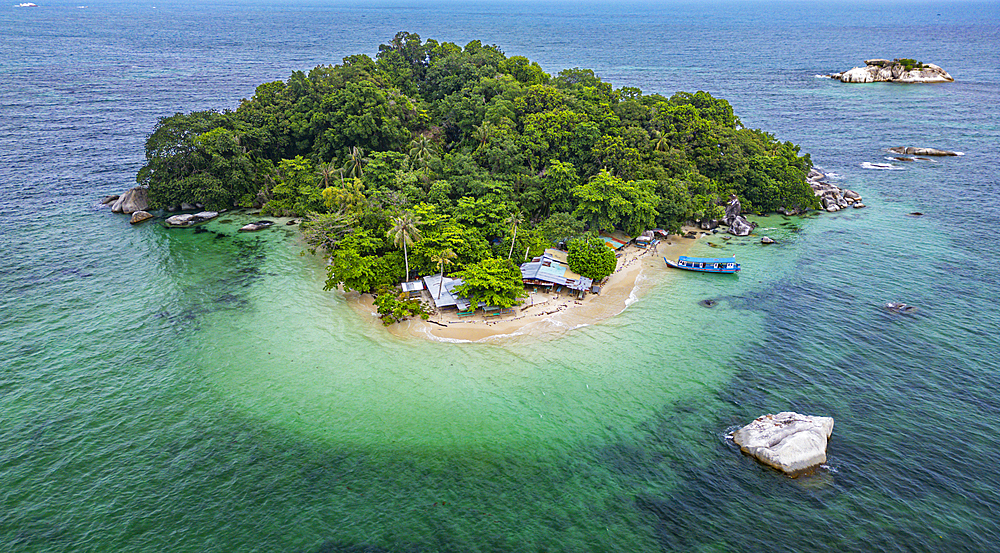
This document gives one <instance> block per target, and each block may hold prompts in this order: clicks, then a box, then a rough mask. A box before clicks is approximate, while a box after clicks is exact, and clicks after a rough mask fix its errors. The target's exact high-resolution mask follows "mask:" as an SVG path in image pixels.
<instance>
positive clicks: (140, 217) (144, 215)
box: [129, 211, 153, 225]
mask: <svg viewBox="0 0 1000 553" xmlns="http://www.w3.org/2000/svg"><path fill="white" fill-rule="evenodd" d="M152 218H153V214H151V213H150V212H148V211H136V212H135V213H133V214H132V218H131V219H130V220H129V223H131V224H133V225H138V224H139V223H141V222H143V221H148V220H149V219H152Z"/></svg>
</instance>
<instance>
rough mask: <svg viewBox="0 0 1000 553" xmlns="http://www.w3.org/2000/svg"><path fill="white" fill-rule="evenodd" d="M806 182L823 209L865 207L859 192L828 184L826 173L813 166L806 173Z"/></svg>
mask: <svg viewBox="0 0 1000 553" xmlns="http://www.w3.org/2000/svg"><path fill="white" fill-rule="evenodd" d="M806 183H807V184H809V187H810V188H812V191H813V194H816V195H817V196H819V203H820V205H822V206H823V209H825V210H827V211H829V212H831V213H832V212H835V211H840V210H841V209H845V208H848V207H854V208H862V207H865V204H864V202H862V201H861V194H858V193H857V192H855V191H853V190H848V189H846V188H840V187H838V186H836V185H833V184H830V183H829V182H827V180H826V175H824V174H823V173H822V172H820V171H819V170H817V169H816V168H815V167H813V168H812V169H811V170H810V171H809V174H808V175H806Z"/></svg>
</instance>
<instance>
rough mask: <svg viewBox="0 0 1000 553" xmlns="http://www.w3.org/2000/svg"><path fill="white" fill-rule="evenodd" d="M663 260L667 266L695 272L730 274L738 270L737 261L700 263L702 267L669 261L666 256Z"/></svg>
mask: <svg viewBox="0 0 1000 553" xmlns="http://www.w3.org/2000/svg"><path fill="white" fill-rule="evenodd" d="M663 261H664V262H666V264H667V267H670V268H672V269H683V270H685V271H694V272H696V273H723V274H730V275H731V274H735V273H737V272H739V270H740V264H739V263H702V264H701V265H703V266H702V267H697V266H689V265H686V264H681V263H678V262H676V261H671V260H669V259H667V258H666V257H664V258H663ZM728 265H732V267H729V266H728Z"/></svg>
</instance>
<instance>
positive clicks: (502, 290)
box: [137, 32, 821, 325]
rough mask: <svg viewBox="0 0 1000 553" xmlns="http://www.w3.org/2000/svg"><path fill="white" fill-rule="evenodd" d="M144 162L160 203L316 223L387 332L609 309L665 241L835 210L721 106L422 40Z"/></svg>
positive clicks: (179, 141)
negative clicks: (772, 216) (428, 322)
mask: <svg viewBox="0 0 1000 553" xmlns="http://www.w3.org/2000/svg"><path fill="white" fill-rule="evenodd" d="M145 154H146V159H145V164H144V166H143V167H142V168H141V169H140V170H139V172H138V175H137V181H138V188H141V189H143V190H145V191H146V192H147V193H146V196H147V197H148V203H149V208H150V209H153V210H157V209H159V210H163V211H172V210H176V209H180V208H181V207H182V206H184V205H189V206H194V205H196V206H198V208H199V209H204V210H208V211H211V212H221V211H223V210H231V209H238V208H247V209H254V210H259V212H260V214H261V215H263V216H269V217H272V218H276V219H277V218H296V219H298V220H301V225H300V229H301V232H302V237H303V239H304V241H305V243H306V244H307V245H308V248H309V249H310V251H311V252H312V253H314V254H319V255H323V256H324V257H325V258H326V262H327V270H328V278H327V280H326V289H328V290H341V291H343V292H344V293H349V294H354V295H357V296H359V300H358V301H359V302H361V303H364V302H370V303H369V305H370V306H371V308H372V309H375V310H376V311H377V313H378V315H379V318H380V319H381V320H382V321H383V322H384V323H385V324H387V325H389V324H393V323H397V322H400V321H405V320H407V319H413V318H416V319H425V318H429V317H431V315H432V314H436V316H435V319H436V322H437V323H438V325H446V324H448V321H464V320H469V319H470V318H478V319H479V320H483V321H484V323H485V322H487V321H489V322H491V323H492V322H493V321H496V320H499V319H503V318H508V319H513V318H516V317H519V316H522V315H524V314H525V309H527V310H528V311H531V310H532V308H533V306H538V307H537V309H534V312H535V313H540V312H543V311H546V310H550V308H555V306H556V305H557V304H558V305H562V306H563V309H565V308H566V306H567V305H569V306H575V305H584V304H586V303H588V302H600V301H602V300H605V298H608V297H609V296H612V295H614V294H610V293H609V290H614V289H615V285H614V283H615V282H617V281H628V280H629V278H628V277H626V274H627V273H628V271H629V270H630V269H634V268H638V266H639V265H640V264H641V263H642V262H643V261H644V260H649V259H653V258H654V257H655V256H651V255H648V254H649V253H651V252H654V251H656V249H657V248H661V247H662V248H664V249H667V248H674V249H677V248H681V249H682V248H683V247H684V245H685V244H689V243H690V242H691V239H692V238H694V237H696V236H698V233H705V232H718V227H719V226H720V225H725V226H729V228H730V231H731V232H734V233H737V234H741V235H746V234H748V233H749V232H751V231H752V229H753V226H752V225H751V224H749V223H747V221H746V219H745V218H744V217H743V215H741V214H740V213H741V212H742V213H744V214H746V213H767V212H782V213H802V212H804V211H808V210H813V209H819V208H821V206H820V201H819V197H818V195H819V192H814V190H813V188H811V187H810V183H809V182H807V178H806V177H807V174H808V173H809V171H810V169H811V167H812V162H811V160H810V157H809V155H808V154H801V153H800V149H799V147H798V146H796V145H794V144H792V143H791V142H782V141H779V140H777V139H776V138H775V137H774V136H773V135H771V134H769V133H767V132H764V131H761V130H757V129H749V128H745V127H744V126H743V125H742V123H741V122H740V119H739V118H738V117H737V116H736V115H735V114H734V112H733V108H732V106H731V105H730V104H729V103H728V102H727V101H725V100H723V99H718V98H714V97H712V96H711V95H710V94H708V93H706V92H695V93H689V92H677V93H675V94H673V95H672V96H669V97H668V96H663V95H660V94H645V93H643V92H642V91H641V90H639V89H638V88H634V87H628V86H625V87H621V88H614V87H613V86H612V84H611V83H608V82H605V81H603V80H602V79H601V78H600V77H599V76H598V75H597V74H595V72H594V71H592V70H590V69H580V68H572V69H565V70H562V71H560V72H558V73H557V74H556V75H550V74H548V73H546V72H545V71H543V70H542V68H541V67H540V66H539V65H538V63H536V62H532V61H531V60H529V59H527V58H525V57H522V56H510V57H508V56H507V55H506V54H505V53H504V52H503V51H502V50H501V49H500V47H498V46H495V45H485V44H482V43H481V42H480V41H472V42H469V43H468V44H466V45H465V46H459V45H457V44H454V43H451V42H440V43H439V42H437V41H436V40H433V39H431V40H426V41H424V40H422V39H421V38H420V36H419V35H416V34H413V33H408V32H400V33H398V34H396V35H395V36H394V37H393V39H392V40H391V41H390V42H389V43H388V44H382V45H380V46H379V47H378V54H377V55H376V56H375V57H374V58H371V57H369V56H367V55H364V54H358V55H352V56H348V57H346V58H344V59H343V61H342V63H340V64H337V65H321V66H318V67H316V68H314V69H312V70H310V71H308V72H303V71H295V72H294V73H292V75H291V76H290V77H289V78H288V80H287V81H275V82H270V83H265V84H262V85H260V86H259V87H257V89H256V91H255V93H254V95H253V97H251V98H249V99H244V100H243V101H241V102H240V104H239V106H238V107H236V109H235V110H227V111H223V112H218V111H197V112H192V113H186V114H183V113H177V114H174V115H171V116H167V117H163V118H161V119H160V120H159V121H158V123H157V124H156V126H155V128H154V129H153V131H152V133H151V134H150V136H149V137H148V139H147V141H146V146H145ZM177 232H180V231H177ZM674 236H676V238H669V237H674ZM684 236H686V238H684ZM673 253H678V252H673V251H672V252H671V254H673ZM679 253H683V251H679ZM616 275H618V277H617V278H616ZM634 280H635V279H634V277H632V278H631V281H632V282H634ZM621 288H622V289H627V291H626V292H625V294H626V296H627V295H628V294H630V293H631V291H632V288H631V287H629V286H625V285H622V286H621ZM616 293H617V292H616ZM543 296H544V297H543ZM362 297H363V298H366V299H361V298H362ZM560 297H562V298H563V299H562V300H558V298H560ZM545 298H548V299H549V300H552V301H551V302H550V303H549V307H545V306H544V303H546V301H545ZM616 309H617V308H611V309H605V310H604V311H605V312H616V311H615V310H616Z"/></svg>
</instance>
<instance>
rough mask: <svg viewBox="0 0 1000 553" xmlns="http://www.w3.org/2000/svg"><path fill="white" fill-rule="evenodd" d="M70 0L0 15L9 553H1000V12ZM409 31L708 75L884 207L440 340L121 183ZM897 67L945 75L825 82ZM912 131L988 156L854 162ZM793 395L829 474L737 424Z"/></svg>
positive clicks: (267, 244) (316, 270)
mask: <svg viewBox="0 0 1000 553" xmlns="http://www.w3.org/2000/svg"><path fill="white" fill-rule="evenodd" d="M82 1H83V0H78V1H76V2H72V3H70V2H66V1H62V0H58V1H52V2H48V1H43V0H36V2H37V3H38V4H39V6H37V7H32V8H26V7H14V6H13V4H14V2H9V3H8V5H7V6H4V7H0V252H2V255H3V261H2V263H0V310H2V311H0V551H12V552H13V551H16V552H34V551H67V552H70V551H72V552H84V551H95V552H102V551H130V552H131V551H140V552H141V551H155V552H165V551H169V552H174V551H178V552H185V551H190V552H207V551H220V552H229V551H290V552H304V553H321V552H352V553H362V552H364V553H372V552H396V551H399V552H476V551H519V552H520V551H524V552H529V551H530V552H541V551H552V552H555V551H567V552H581V551H593V552H605V551H623V552H638V551H686V552H699V553H701V552H709V551H719V552H722V551H760V552H765V551H766V552H789V553H791V552H802V551H836V552H846V551H948V552H951V551H970V552H973V551H974V552H981V551H1000V515H998V514H997V513H1000V469H998V462H1000V443H998V440H997V439H996V434H997V421H998V419H1000V399H998V397H997V395H998V392H1000V381H998V376H1000V360H998V354H1000V336H998V335H1000V307H998V303H997V298H1000V269H998V267H1000V263H998V258H1000V247H998V246H997V239H998V237H1000V234H998V232H997V228H998V226H997V224H998V220H1000V202H998V201H997V198H998V197H1000V186H998V178H997V174H998V172H997V170H996V160H997V156H998V154H1000V112H998V110H997V107H998V101H1000V5H998V4H997V3H992V2H965V1H948V2H922V1H917V2H901V1H899V2H880V3H861V2H837V1H833V2H733V1H728V0H722V1H715V2H703V3H684V2H676V3H675V2H647V3H629V2H614V3H612V2H592V3H559V2H549V3H535V2H519V1H511V2H496V1H493V0H490V1H485V2H478V3H462V2H454V3H440V2H434V1H431V2H413V1H412V0H402V1H399V2H367V3H359V2H353V3H333V2H328V1H323V0H315V1H310V2H276V3H267V2H259V1H254V2H228V3H227V2H216V1H212V0H209V1H202V2H186V1H182V2H178V1H173V0H167V1H163V2H160V1H143V2H138V3H125V2H117V1H111V2H106V1H101V2H91V3H89V4H87V5H85V6H84V5H83V4H82ZM400 30H406V31H410V32H415V33H418V34H419V35H420V36H421V37H423V38H424V39H428V38H434V39H436V40H438V41H453V42H456V43H458V44H461V45H464V44H465V43H467V42H469V41H472V40H481V41H482V42H484V43H489V44H496V45H498V46H500V48H501V49H502V50H503V51H504V52H506V54H507V55H510V56H512V55H523V56H527V57H528V58H529V59H531V60H534V61H538V62H539V63H540V64H541V65H542V67H543V68H544V69H545V70H546V71H548V72H549V73H553V74H554V73H556V72H558V71H559V70H561V69H565V68H572V67H583V68H592V69H594V70H595V71H596V72H597V73H598V74H599V75H600V76H601V77H602V78H603V79H604V80H607V81H610V82H611V83H613V85H614V86H615V87H616V88H617V87H622V86H635V87H639V88H641V89H642V90H643V91H645V92H657V93H662V94H666V95H669V94H672V93H673V92H675V91H679V90H684V91H691V92H693V91H697V90H705V91H708V92H710V93H711V94H713V95H715V96H718V97H722V98H725V99H727V100H729V102H730V103H731V104H732V105H733V107H734V109H735V111H736V114H737V115H738V116H739V117H740V118H741V119H742V122H743V124H744V125H745V126H747V127H754V128H762V129H764V130H766V131H768V132H770V133H773V134H774V135H775V136H777V137H778V138H779V139H781V140H788V141H792V142H794V143H796V144H799V145H801V146H802V149H803V151H804V152H809V153H810V154H811V155H812V160H813V162H814V164H815V165H817V166H819V167H821V168H822V169H824V170H825V171H827V172H829V173H832V174H833V178H834V182H836V183H837V184H839V185H840V186H843V187H847V188H850V189H853V190H856V191H858V192H859V193H860V194H862V196H863V197H864V200H865V204H866V205H867V206H868V207H867V208H865V209H856V210H849V211H844V212H840V213H834V214H828V213H820V214H814V215H813V216H809V217H804V218H786V217H781V216H772V217H767V218H760V219H758V222H759V223H760V225H761V226H760V227H759V229H758V231H759V232H762V233H767V234H769V235H770V236H772V237H774V238H776V239H777V240H778V244H776V245H775V246H772V247H768V248H764V247H762V246H761V245H760V243H759V241H758V240H752V239H751V240H747V239H734V240H732V241H731V242H730V243H729V244H727V247H728V248H729V249H730V250H731V251H732V252H733V253H736V255H737V256H738V257H739V258H740V259H741V261H742V263H743V266H744V270H743V271H742V272H741V274H740V275H739V277H738V278H731V279H729V280H720V279H705V278H699V277H703V276H704V275H692V274H685V275H678V274H676V273H668V272H667V271H666V270H663V271H659V272H650V273H648V274H646V273H644V276H643V279H644V283H645V286H646V289H647V292H646V293H644V294H643V295H642V296H641V297H640V298H639V299H638V301H636V302H635V303H634V304H632V305H631V306H630V307H629V308H628V309H627V310H626V311H625V312H623V313H622V314H620V315H618V316H616V317H614V318H612V319H610V320H608V321H605V322H602V323H600V324H596V325H592V326H588V327H585V328H579V329H575V330H571V331H564V332H561V333H556V334H555V338H553V339H548V340H528V339H511V340H507V341H500V342H496V343H445V342H434V341H429V340H422V339H416V338H404V337H399V336H397V335H394V334H391V333H389V332H386V331H385V330H383V329H382V328H381V326H380V325H377V324H375V323H374V322H373V321H370V320H367V319H364V318H363V317H362V316H360V315H358V313H357V312H356V311H354V310H352V309H351V308H350V307H349V306H348V305H347V303H346V301H345V300H344V298H343V297H342V296H341V295H340V294H337V293H329V292H323V291H322V289H321V288H322V282H323V278H324V271H323V263H322V260H320V259H317V258H314V257H311V256H308V255H300V253H301V251H302V246H301V244H300V243H299V242H297V236H296V232H297V231H295V230H294V229H292V228H291V227H289V228H275V229H273V231H269V232H266V233H261V234H255V235H252V236H247V235H238V234H236V233H235V232H233V229H234V228H235V225H238V224H239V223H240V222H241V221H242V220H243V219H245V218H246V217H249V216H248V215H245V214H240V213H236V214H227V215H226V216H224V217H220V219H219V220H216V221H213V222H212V223H211V224H209V225H207V226H205V227H203V229H202V230H200V231H197V232H196V231H194V229H185V230H168V229H165V228H163V227H162V226H160V225H156V224H146V225H144V226H139V227H131V226H130V225H129V224H128V221H127V218H125V217H124V216H120V215H114V214H111V213H110V212H109V211H108V210H107V208H105V207H102V206H100V205H99V204H98V200H99V199H100V198H101V197H103V196H104V195H106V194H111V193H119V192H121V191H123V190H125V189H127V188H129V187H131V186H133V185H134V179H135V174H136V172H137V170H138V169H139V168H140V167H141V165H142V163H143V146H144V142H145V138H146V136H147V135H148V133H149V132H150V131H151V130H152V129H153V126H154V124H155V123H156V121H157V119H158V118H160V117H162V116H166V115H171V114H173V113H175V112H187V111H192V110H201V109H209V108H212V109H220V110H221V109H227V108H228V109H233V108H235V107H236V106H237V105H238V103H239V101H240V99H242V98H248V97H250V96H252V95H253V92H254V89H255V87H256V86H257V85H259V84H261V83H264V82H267V81H273V80H278V79H287V78H288V76H289V75H290V74H291V73H292V72H293V71H295V70H308V69H310V68H312V67H314V66H316V65H319V64H332V63H339V62H340V60H341V59H342V58H343V57H345V56H348V55H351V54H356V53H368V54H369V55H374V54H375V53H376V52H377V49H378V45H379V44H380V43H384V42H388V41H389V40H390V39H391V38H392V36H393V35H394V34H395V33H396V32H397V31H400ZM876 57H878V58H896V57H899V58H903V57H907V58H916V59H919V60H922V61H925V62H931V63H936V64H938V65H940V66H942V67H943V68H945V69H946V70H947V71H949V72H950V73H951V75H952V76H954V78H955V82H954V83H949V84H945V85H888V84H872V85H846V84H842V83H839V82H837V81H832V80H830V79H823V78H818V77H817V75H819V74H824V73H830V72H835V71H842V70H846V69H849V68H851V67H855V66H857V65H860V64H862V63H863V60H865V59H869V58H876ZM891 146H918V147H934V148H942V149H948V150H955V151H959V152H962V153H964V154H965V155H963V156H959V157H951V158H940V159H934V160H933V161H925V162H910V163H895V164H896V165H897V166H898V168H897V169H895V170H873V169H865V168H864V167H863V164H865V163H873V162H877V163H885V162H887V160H886V159H885V158H886V157H888V156H889V154H888V153H887V152H886V149H887V148H888V147H891ZM915 214H920V215H915ZM694 251H695V252H696V253H698V252H701V251H703V252H705V253H707V252H710V251H711V252H715V251H718V250H712V249H711V248H710V246H709V245H708V244H707V242H706V243H699V244H698V245H696V246H695V250H694ZM706 298H712V299H715V300H717V302H718V305H717V306H716V307H715V308H712V309H706V308H704V307H701V306H699V304H698V302H699V301H700V300H702V299H706ZM889 301H901V302H905V303H908V304H910V305H913V306H916V307H917V310H916V311H914V312H912V313H894V312H890V311H887V310H886V309H884V307H883V306H884V304H885V303H886V302H889ZM784 410H795V411H799V412H805V413H810V414H817V415H825V416H832V417H834V418H835V420H836V427H835V429H834V433H833V436H832V438H831V441H830V445H829V449H828V457H829V461H828V463H827V465H825V466H824V467H822V469H821V470H820V471H818V472H817V473H816V474H815V475H812V476H809V477H804V478H799V479H789V478H786V477H785V476H783V475H781V474H778V473H777V472H775V471H772V470H770V469H766V468H764V467H762V466H761V465H759V464H757V463H756V462H754V461H753V460H751V459H749V458H747V457H745V456H744V455H742V454H741V453H740V452H739V450H738V449H737V448H735V447H734V446H733V445H732V444H731V443H730V442H728V441H727V440H726V439H725V435H726V433H727V432H728V431H730V430H731V429H733V428H735V427H737V426H739V425H743V424H746V423H748V422H749V421H750V420H752V419H754V418H755V417H757V416H759V415H762V414H765V413H769V412H777V411H784Z"/></svg>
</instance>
